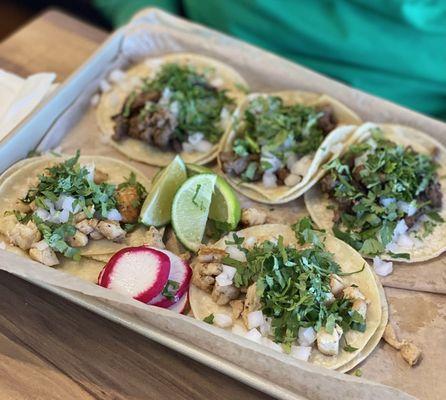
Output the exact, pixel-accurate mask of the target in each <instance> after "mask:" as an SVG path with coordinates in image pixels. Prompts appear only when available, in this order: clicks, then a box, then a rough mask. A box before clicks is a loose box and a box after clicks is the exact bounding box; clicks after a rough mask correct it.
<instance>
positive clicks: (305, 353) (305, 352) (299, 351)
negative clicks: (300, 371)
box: [290, 346, 311, 361]
mask: <svg viewBox="0 0 446 400" xmlns="http://www.w3.org/2000/svg"><path fill="white" fill-rule="evenodd" d="M290 354H291V356H292V357H294V358H297V359H298V360H301V361H308V359H309V358H310V355H311V347H309V346H291V353H290Z"/></svg>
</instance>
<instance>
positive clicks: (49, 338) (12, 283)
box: [0, 11, 270, 400]
mask: <svg viewBox="0 0 446 400" xmlns="http://www.w3.org/2000/svg"><path fill="white" fill-rule="evenodd" d="M106 36H107V33H106V32H103V31H101V30H99V29H97V28H94V27H92V26H90V25H87V24H85V23H82V22H80V21H78V20H76V19H73V18H71V17H69V16H67V15H66V14H62V13H60V12H58V11H49V12H46V13H44V14H42V15H41V16H40V17H38V18H37V19H35V20H33V21H32V22H31V23H29V24H28V25H26V26H25V27H23V28H22V29H20V30H19V31H18V32H16V33H15V34H13V35H12V36H10V37H9V38H8V39H6V40H5V41H4V42H2V43H0V68H4V69H6V70H9V71H13V72H16V73H18V74H21V75H27V74H30V73H35V72H41V71H54V72H56V73H57V75H58V80H59V81H63V80H64V79H65V78H66V77H67V76H69V75H70V73H71V72H72V71H73V70H74V69H76V68H77V67H78V66H79V65H80V64H81V63H82V62H83V61H85V60H86V58H87V57H88V56H89V55H91V53H92V52H93V51H94V50H95V49H96V48H97V47H98V45H99V44H100V43H101V42H102V41H103V40H104V39H105V38H106ZM268 398H270V397H269V396H266V395H264V394H262V393H260V392H258V391H256V390H254V389H251V388H249V387H248V386H245V385H243V384H241V383H239V382H238V381H235V380H233V379H231V378H229V377H227V376H225V375H223V374H221V373H219V372H216V371H214V370H212V369H210V368H207V367H205V366H203V365H201V364H199V363H197V362H195V361H192V360H190V359H188V358H186V357H184V356H182V355H179V354H178V353H175V352H173V351H171V350H170V349H167V348H165V347H163V346H161V345H159V344H157V343H154V342H152V341H150V340H148V339H146V338H144V337H143V336H140V335H138V334H136V333H134V332H132V331H129V330H127V329H126V328H123V327H121V326H119V325H117V324H114V323H112V322H110V321H108V320H105V319H104V318H101V317H99V316H98V315H96V314H93V313H91V312H89V311H86V310H84V309H82V308H81V307H78V306H76V305H74V304H71V303H69V302H68V301H66V300H64V299H62V298H60V297H58V296H55V295H54V294H52V293H49V292H47V291H45V290H43V289H40V288H38V287H35V286H33V285H31V284H29V283H27V282H25V281H23V280H21V279H19V278H16V277H14V276H12V275H9V274H7V273H6V272H3V271H1V272H0V399H1V400H10V399H11V400H22V399H26V400H28V399H32V400H34V399H36V400H37V399H38V400H52V399H61V400H78V399H79V400H81V399H82V400H84V399H88V400H90V399H116V400H118V399H119V400H120V399H131V400H140V399H141V400H142V399H145V400H150V399H164V400H166V399H176V400H181V399H212V400H220V399H221V400H223V399H231V400H232V399H234V400H235V399H244V400H245V399H246V400H249V399H268Z"/></svg>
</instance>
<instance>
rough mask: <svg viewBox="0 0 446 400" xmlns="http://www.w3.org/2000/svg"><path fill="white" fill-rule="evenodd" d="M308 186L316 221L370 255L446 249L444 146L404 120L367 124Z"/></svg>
mask: <svg viewBox="0 0 446 400" xmlns="http://www.w3.org/2000/svg"><path fill="white" fill-rule="evenodd" d="M324 168H325V170H326V171H327V174H326V176H325V177H324V178H323V179H322V180H321V181H320V183H319V184H318V185H316V186H315V187H314V188H313V189H311V190H310V191H309V192H307V193H306V194H305V204H306V206H307V209H308V211H309V212H310V214H311V216H312V218H313V219H314V221H315V222H316V224H317V225H318V226H319V227H321V228H324V229H330V230H332V231H333V233H334V234H335V235H336V236H337V237H338V238H340V239H342V240H344V241H345V242H347V243H348V244H350V245H351V246H352V247H354V248H355V249H356V250H358V251H359V252H360V253H361V254H362V255H364V256H366V257H378V258H380V259H386V260H391V259H397V260H398V261H402V262H418V261H425V260H428V259H431V258H434V257H437V256H438V255H440V254H441V253H442V252H443V251H444V250H445V249H446V242H445V237H446V224H445V223H444V219H445V218H446V208H445V207H444V205H443V202H444V199H445V194H444V193H445V190H446V181H445V179H446V149H445V148H444V147H443V146H442V145H441V144H440V143H438V142H437V141H436V140H435V139H433V138H432V137H430V136H428V135H426V134H424V133H422V132H419V131H417V130H415V129H412V128H409V127H405V126H398V125H375V124H371V123H367V124H364V125H363V126H361V127H360V128H358V129H357V130H356V132H355V133H354V134H353V136H352V138H351V141H350V143H349V146H348V147H347V149H346V151H345V153H344V154H343V155H342V156H341V157H339V158H336V159H334V160H333V161H331V162H330V163H328V164H327V165H326V166H325V167H324Z"/></svg>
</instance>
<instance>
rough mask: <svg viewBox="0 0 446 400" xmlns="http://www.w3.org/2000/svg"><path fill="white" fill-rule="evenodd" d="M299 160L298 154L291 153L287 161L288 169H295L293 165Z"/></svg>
mask: <svg viewBox="0 0 446 400" xmlns="http://www.w3.org/2000/svg"><path fill="white" fill-rule="evenodd" d="M297 160H298V158H297V154H296V153H291V154H290V155H289V156H288V157H287V159H286V167H287V168H288V169H289V170H290V171H291V168H293V165H294V164H295V163H296V161H297Z"/></svg>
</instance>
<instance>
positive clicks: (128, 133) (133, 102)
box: [113, 63, 235, 153]
mask: <svg viewBox="0 0 446 400" xmlns="http://www.w3.org/2000/svg"><path fill="white" fill-rule="evenodd" d="M220 81H221V79H218V78H215V79H213V80H211V81H209V80H208V79H207V78H206V76H205V75H204V74H201V73H198V72H196V70H195V68H194V67H192V66H187V65H186V66H181V65H178V64H174V63H169V64H164V65H162V66H161V69H160V70H159V72H158V73H157V74H156V75H155V77H154V78H153V79H148V78H146V79H143V80H142V85H141V86H140V87H139V88H138V89H135V90H134V91H132V92H131V93H130V94H129V95H128V96H127V98H126V100H125V102H124V104H123V107H122V109H121V112H120V113H119V114H117V115H115V116H114V117H113V120H114V123H115V125H114V135H113V140H115V141H117V142H119V141H121V140H122V139H125V138H126V137H130V138H133V139H137V140H140V141H141V142H143V143H146V144H149V145H151V146H154V147H157V148H159V149H161V150H164V151H173V152H177V153H179V152H181V151H185V152H194V151H196V152H203V153H205V152H208V151H210V150H211V149H212V147H213V145H214V144H215V143H217V142H218V141H219V140H220V137H221V136H222V134H223V131H224V127H225V125H224V123H225V121H226V120H227V118H228V117H229V115H230V112H231V111H232V109H233V107H234V104H235V103H234V101H233V100H232V99H231V98H230V97H229V96H228V95H227V91H226V90H224V89H219V86H221V82H220Z"/></svg>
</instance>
